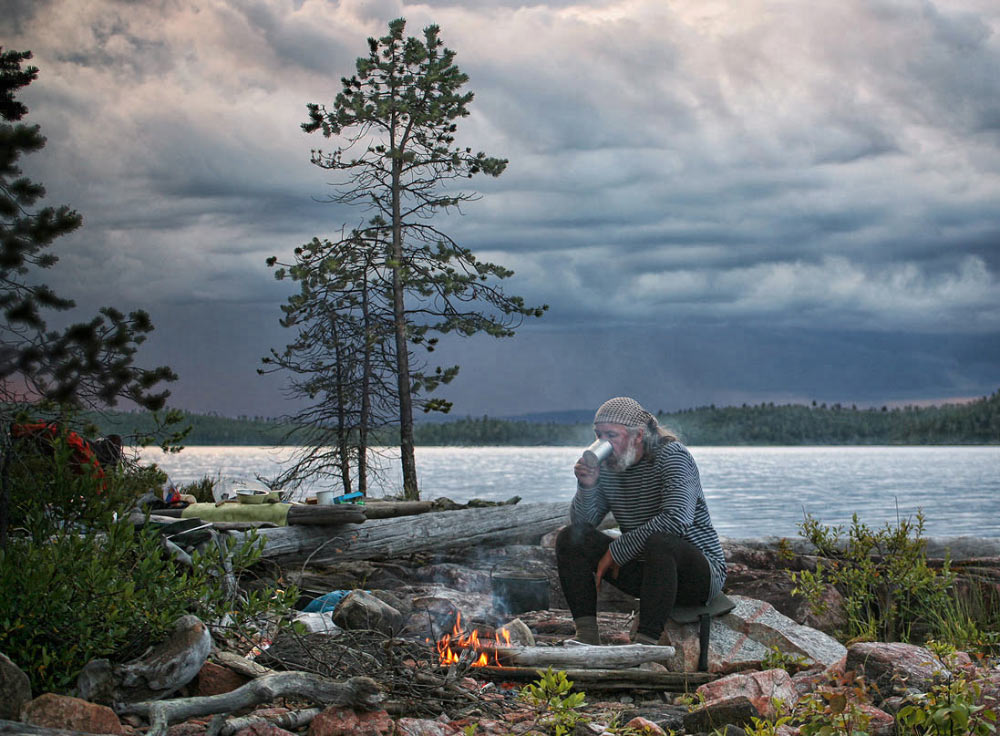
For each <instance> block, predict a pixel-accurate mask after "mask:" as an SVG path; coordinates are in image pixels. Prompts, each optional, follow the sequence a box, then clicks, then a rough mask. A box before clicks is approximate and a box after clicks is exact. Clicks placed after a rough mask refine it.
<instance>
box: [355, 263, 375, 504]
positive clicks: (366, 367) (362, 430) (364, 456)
mask: <svg viewBox="0 0 1000 736" xmlns="http://www.w3.org/2000/svg"><path fill="white" fill-rule="evenodd" d="M365 261H366V263H365V269H364V271H363V272H362V274H363V275H362V277H361V278H362V281H361V316H362V319H363V320H364V322H363V325H364V330H363V333H364V338H365V352H364V358H363V360H362V368H361V421H359V422H358V490H359V491H361V492H362V493H364V494H365V495H368V425H369V423H370V422H371V411H372V397H371V391H372V337H373V336H372V325H371V314H370V313H369V311H368V310H369V305H368V269H369V268H370V260H369V259H368V258H367V257H366V258H365Z"/></svg>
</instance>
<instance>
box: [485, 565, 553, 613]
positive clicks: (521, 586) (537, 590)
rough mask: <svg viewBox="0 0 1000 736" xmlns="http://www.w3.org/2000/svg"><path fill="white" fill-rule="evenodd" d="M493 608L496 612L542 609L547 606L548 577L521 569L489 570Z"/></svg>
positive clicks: (520, 611)
mask: <svg viewBox="0 0 1000 736" xmlns="http://www.w3.org/2000/svg"><path fill="white" fill-rule="evenodd" d="M490 584H491V586H492V588H493V608H494V609H495V610H496V611H497V613H524V612H525V611H544V610H545V609H547V608H548V607H549V579H548V578H547V577H545V576H544V575H539V574H535V573H528V572H522V571H505V572H497V571H492V570H491V571H490Z"/></svg>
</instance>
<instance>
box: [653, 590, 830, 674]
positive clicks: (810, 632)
mask: <svg viewBox="0 0 1000 736" xmlns="http://www.w3.org/2000/svg"><path fill="white" fill-rule="evenodd" d="M729 597H730V598H731V599H732V600H733V601H734V602H735V603H736V608H734V609H733V610H732V611H730V612H729V613H727V614H726V615H724V616H719V617H718V618H714V619H712V628H711V634H710V640H709V654H708V669H709V671H710V672H719V673H728V672H737V671H740V670H747V669H754V668H758V667H759V666H760V664H761V662H763V661H764V659H765V658H766V657H767V656H768V655H770V654H773V648H775V647H776V648H777V649H778V650H779V651H780V652H781V653H782V654H785V655H787V656H789V657H792V658H798V659H800V660H801V662H802V666H803V667H810V666H816V665H820V666H823V667H828V666H830V665H832V664H835V663H836V662H838V661H839V660H841V659H843V658H844V656H845V655H846V654H847V650H846V649H845V648H844V646H843V645H842V644H841V643H840V642H838V641H837V640H836V639H834V638H832V637H830V636H828V635H826V634H824V633H823V632H821V631H817V630H816V629H811V628H809V627H808V626H803V625H802V624H797V623H796V622H795V621H793V620H792V619H790V618H788V616H785V615H783V614H781V613H778V611H776V610H775V608H774V606H772V605H771V604H769V603H765V602H764V601H758V600H755V599H753V598H745V597H743V596H738V595H731V596H729ZM660 643H661V644H666V645H670V646H673V647H675V648H676V649H677V652H676V654H675V655H674V657H673V659H671V660H670V661H668V662H667V663H666V664H667V666H668V667H669V668H670V669H672V670H674V671H678V672H691V671H694V670H696V669H697V668H698V654H699V651H700V644H699V639H698V624H696V623H693V624H677V623H675V622H673V621H668V622H667V625H666V627H665V628H664V633H663V636H662V637H661V639H660Z"/></svg>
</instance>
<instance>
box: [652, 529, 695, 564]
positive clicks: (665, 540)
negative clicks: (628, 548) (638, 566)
mask: <svg viewBox="0 0 1000 736" xmlns="http://www.w3.org/2000/svg"><path fill="white" fill-rule="evenodd" d="M687 544H688V542H687V540H685V539H684V538H683V537H679V536H677V535H676V534H662V533H654V534H650V535H649V536H648V537H647V538H646V549H645V552H646V558H647V559H665V558H667V557H673V558H675V559H676V558H677V556H678V553H679V552H680V551H681V549H682V548H683V547H684V546H685V545H687Z"/></svg>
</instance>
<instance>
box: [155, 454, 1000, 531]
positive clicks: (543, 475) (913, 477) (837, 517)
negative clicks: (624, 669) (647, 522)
mask: <svg viewBox="0 0 1000 736" xmlns="http://www.w3.org/2000/svg"><path fill="white" fill-rule="evenodd" d="M690 449H691V453H692V455H693V456H694V458H695V461H696V462H697V463H698V467H699V470H700V472H701V480H702V486H703V487H704V489H705V496H706V498H707V500H708V505H709V510H710V512H711V514H712V520H713V522H714V523H715V526H716V529H717V530H718V531H719V534H721V535H722V536H726V537H759V536H767V535H781V536H795V535H796V534H797V532H798V526H797V525H798V523H799V522H800V521H801V520H802V518H803V514H805V513H810V514H812V515H813V516H815V517H816V518H817V519H819V520H820V521H821V522H822V523H824V524H841V523H849V522H850V519H851V514H852V513H855V512H857V513H858V514H859V515H860V516H861V519H862V521H864V522H865V523H867V524H869V525H870V526H881V525H882V524H884V523H886V522H890V523H895V522H896V520H897V518H907V517H913V516H914V515H915V514H916V512H917V510H918V509H923V512H924V515H925V517H926V527H925V534H926V535H927V536H955V535H966V534H967V535H974V536H982V537H995V538H1000V447H692V448H690ZM289 452H290V450H289V449H288V448H285V449H275V448H265V447H188V448H186V449H185V450H184V451H183V452H181V453H180V454H176V455H165V454H163V453H162V452H161V451H160V450H158V449H146V450H145V451H143V459H144V460H145V461H148V462H155V463H157V464H158V465H159V466H160V467H161V468H162V469H163V470H164V471H166V472H167V473H168V474H169V476H170V479H171V481H173V482H174V483H176V484H178V485H180V484H184V483H189V482H192V481H197V480H200V479H201V478H203V477H205V476H208V477H210V478H254V477H255V476H258V475H259V476H263V477H268V476H273V475H276V474H277V472H278V471H279V469H280V468H281V466H282V463H283V462H285V461H286V459H287V458H288V455H289ZM579 453H580V450H579V449H578V448H573V447H420V448H417V473H418V479H419V483H420V488H421V498H423V499H424V500H432V499H434V498H438V497H441V496H446V497H448V498H450V499H452V500H453V501H457V502H465V501H468V500H469V499H472V498H481V499H487V500H494V501H501V500H506V499H508V498H510V497H511V496H520V497H521V498H522V499H523V501H525V502H531V501H565V502H567V503H568V502H569V500H570V499H571V498H572V497H573V493H574V492H575V490H576V480H575V478H574V477H573V470H572V468H573V464H574V463H575V462H576V459H577V458H578V457H579ZM396 457H398V455H394V454H393V453H392V451H391V450H390V451H385V452H383V453H381V456H380V457H379V458H377V459H376V462H377V463H378V464H379V465H380V466H381V472H380V476H381V478H380V480H379V482H378V483H376V484H374V486H373V489H372V491H371V495H373V496H380V495H385V494H389V495H392V494H396V493H398V492H399V488H400V486H401V480H400V477H401V476H400V472H399V469H398V467H399V465H398V460H397V459H396ZM315 490H317V487H315V486H314V487H312V488H306V489H304V492H306V493H309V492H315Z"/></svg>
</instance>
